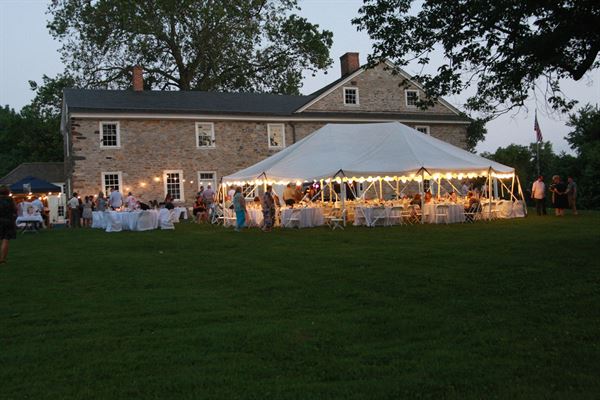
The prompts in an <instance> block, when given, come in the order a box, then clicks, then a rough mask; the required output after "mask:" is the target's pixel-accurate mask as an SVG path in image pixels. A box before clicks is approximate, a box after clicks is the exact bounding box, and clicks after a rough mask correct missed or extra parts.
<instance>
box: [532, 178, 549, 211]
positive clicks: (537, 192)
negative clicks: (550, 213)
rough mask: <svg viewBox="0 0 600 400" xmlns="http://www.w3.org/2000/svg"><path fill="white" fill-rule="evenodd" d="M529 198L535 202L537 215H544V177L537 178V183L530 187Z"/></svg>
mask: <svg viewBox="0 0 600 400" xmlns="http://www.w3.org/2000/svg"><path fill="white" fill-rule="evenodd" d="M531 198H532V199H533V200H534V201H535V209H536V211H537V215H546V185H545V184H544V177H543V176H541V175H540V176H538V178H537V181H535V182H533V186H532V187H531Z"/></svg>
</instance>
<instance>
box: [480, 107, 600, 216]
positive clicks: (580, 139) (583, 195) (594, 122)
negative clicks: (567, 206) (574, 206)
mask: <svg viewBox="0 0 600 400" xmlns="http://www.w3.org/2000/svg"><path fill="white" fill-rule="evenodd" d="M568 125H569V126H571V127H572V128H573V130H572V131H571V132H570V133H569V134H568V136H567V137H566V139H567V141H568V142H569V143H570V144H571V147H572V148H573V149H574V150H575V151H576V153H577V156H572V155H569V154H565V153H560V154H556V153H554V151H553V149H552V145H551V143H550V142H544V143H542V144H541V145H540V171H541V174H542V175H544V176H545V177H546V178H550V177H551V176H552V175H559V176H561V177H562V178H563V179H566V178H567V177H568V176H572V177H573V178H574V179H575V181H576V182H577V185H578V196H579V197H578V204H579V207H581V208H600V109H599V108H598V107H597V106H591V105H586V106H584V107H582V108H581V109H580V110H578V112H577V113H573V114H571V115H570V117H569V123H568ZM536 147H537V144H536V143H531V144H530V145H529V146H519V145H515V144H511V145H509V146H507V147H500V148H498V149H497V150H496V151H495V152H494V153H483V154H482V156H484V157H486V158H490V159H492V160H494V161H498V162H500V163H502V164H506V165H510V166H512V167H514V168H515V169H516V171H517V174H518V175H519V179H520V180H521V184H522V185H523V190H525V191H526V192H527V191H528V190H530V189H531V184H532V183H533V181H534V180H535V179H536V175H537V166H536V164H537V155H536Z"/></svg>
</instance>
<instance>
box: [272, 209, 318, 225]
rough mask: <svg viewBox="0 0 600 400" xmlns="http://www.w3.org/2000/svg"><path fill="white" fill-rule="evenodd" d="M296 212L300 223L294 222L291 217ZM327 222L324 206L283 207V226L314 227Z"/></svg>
mask: <svg viewBox="0 0 600 400" xmlns="http://www.w3.org/2000/svg"><path fill="white" fill-rule="evenodd" d="M293 214H295V215H297V217H298V224H294V221H291V223H290V218H291V217H292V215H293ZM324 224H325V217H324V216H323V207H304V208H298V207H296V208H282V209H281V226H282V227H283V228H285V227H296V226H297V227H298V228H312V227H314V226H321V225H324Z"/></svg>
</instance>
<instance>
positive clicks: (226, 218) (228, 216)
mask: <svg viewBox="0 0 600 400" xmlns="http://www.w3.org/2000/svg"><path fill="white" fill-rule="evenodd" d="M236 224H237V218H236V216H235V211H233V210H230V209H228V208H226V209H225V210H223V226H236Z"/></svg>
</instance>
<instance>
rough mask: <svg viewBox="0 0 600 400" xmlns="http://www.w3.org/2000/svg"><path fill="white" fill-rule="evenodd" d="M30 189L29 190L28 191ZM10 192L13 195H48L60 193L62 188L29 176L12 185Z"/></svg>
mask: <svg viewBox="0 0 600 400" xmlns="http://www.w3.org/2000/svg"><path fill="white" fill-rule="evenodd" d="M27 188H29V190H27ZM10 191H11V192H13V193H29V192H31V193H47V192H60V187H59V186H56V185H54V184H52V183H50V182H46V181H44V180H42V179H38V178H36V177H35V176H28V177H25V178H23V179H21V180H20V181H18V182H15V183H13V184H12V185H10Z"/></svg>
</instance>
